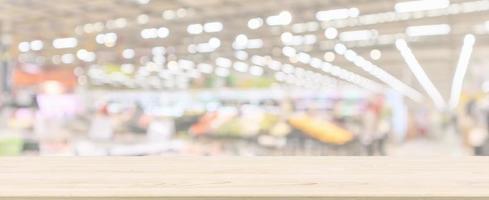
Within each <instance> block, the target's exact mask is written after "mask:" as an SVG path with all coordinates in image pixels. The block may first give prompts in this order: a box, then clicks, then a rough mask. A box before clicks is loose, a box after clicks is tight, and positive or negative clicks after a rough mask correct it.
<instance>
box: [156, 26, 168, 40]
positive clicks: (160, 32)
mask: <svg viewBox="0 0 489 200" xmlns="http://www.w3.org/2000/svg"><path fill="white" fill-rule="evenodd" d="M157 33H158V37H160V38H166V37H168V35H170V29H168V28H166V27H161V28H159V29H158V31H157Z"/></svg>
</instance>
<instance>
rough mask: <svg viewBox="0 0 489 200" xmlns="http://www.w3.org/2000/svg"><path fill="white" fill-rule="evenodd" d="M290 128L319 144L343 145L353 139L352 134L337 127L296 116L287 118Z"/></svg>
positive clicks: (307, 117)
mask: <svg viewBox="0 0 489 200" xmlns="http://www.w3.org/2000/svg"><path fill="white" fill-rule="evenodd" d="M289 123H290V124H291V126H292V127H294V128H296V129H298V130H300V131H301V132H303V133H304V134H307V135H309V136H311V137H313V138H315V139H317V140H319V141H321V142H325V143H331V144H345V143H347V142H349V141H351V140H352V139H353V134H352V133H351V132H349V131H347V130H345V129H343V128H341V127H338V126H337V125H335V124H333V123H330V122H327V121H322V120H318V119H316V118H312V117H309V116H307V115H296V116H292V117H290V118H289Z"/></svg>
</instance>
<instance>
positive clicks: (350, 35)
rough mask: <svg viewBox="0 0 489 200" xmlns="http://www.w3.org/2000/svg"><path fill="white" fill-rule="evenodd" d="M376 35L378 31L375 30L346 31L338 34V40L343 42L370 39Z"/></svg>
mask: <svg viewBox="0 0 489 200" xmlns="http://www.w3.org/2000/svg"><path fill="white" fill-rule="evenodd" d="M377 35H378V32H377V31H376V30H359V31H348V32H342V33H341V34H340V40H341V41H345V42H348V41H360V40H371V39H374V38H375V37H377Z"/></svg>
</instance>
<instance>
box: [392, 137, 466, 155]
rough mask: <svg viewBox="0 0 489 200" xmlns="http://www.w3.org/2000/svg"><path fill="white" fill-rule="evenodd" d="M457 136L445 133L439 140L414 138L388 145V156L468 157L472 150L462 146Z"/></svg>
mask: <svg viewBox="0 0 489 200" xmlns="http://www.w3.org/2000/svg"><path fill="white" fill-rule="evenodd" d="M462 141H463V140H462V139H461V138H460V136H459V135H457V134H453V133H447V134H445V135H444V136H440V137H439V138H427V137H422V138H414V139H411V140H408V141H406V142H405V143H403V144H390V145H389V147H388V155H390V156H470V155H472V150H471V149H470V148H468V147H467V146H464V144H463V142H462Z"/></svg>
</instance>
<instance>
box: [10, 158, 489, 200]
mask: <svg viewBox="0 0 489 200" xmlns="http://www.w3.org/2000/svg"><path fill="white" fill-rule="evenodd" d="M285 197H287V198H286V199H399V198H413V199H464V198H465V199H477V197H479V198H481V199H482V198H484V197H485V198H489V157H487V158H486V157H462V158H436V157H432V158H431V157H428V158H401V157H395V158H393V157H12V158H0V199H18V200H20V199H26V200H27V199H107V200H108V199H284V198H285ZM485 198H484V199H485Z"/></svg>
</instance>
